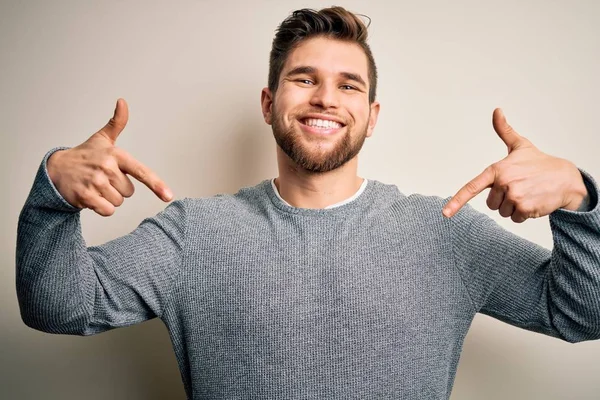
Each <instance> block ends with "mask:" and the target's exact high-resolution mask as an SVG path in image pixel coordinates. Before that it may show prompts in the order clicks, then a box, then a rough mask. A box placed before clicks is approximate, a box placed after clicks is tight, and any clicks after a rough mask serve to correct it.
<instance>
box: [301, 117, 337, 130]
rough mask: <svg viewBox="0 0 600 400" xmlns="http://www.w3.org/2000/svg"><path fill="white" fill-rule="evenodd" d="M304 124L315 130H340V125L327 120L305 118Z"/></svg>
mask: <svg viewBox="0 0 600 400" xmlns="http://www.w3.org/2000/svg"><path fill="white" fill-rule="evenodd" d="M304 124H306V125H308V126H314V127H317V128H341V127H342V124H340V123H339V122H336V121H330V120H327V119H316V118H307V119H306V120H304Z"/></svg>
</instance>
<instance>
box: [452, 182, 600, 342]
mask: <svg viewBox="0 0 600 400" xmlns="http://www.w3.org/2000/svg"><path fill="white" fill-rule="evenodd" d="M581 173H582V175H583V177H584V181H585V184H586V186H587V188H588V193H589V194H590V198H591V204H590V211H586V212H579V211H568V210H563V209H559V210H556V211H554V212H553V213H552V214H551V215H550V216H549V220H550V227H551V230H552V237H553V248H552V250H547V249H545V248H542V247H540V246H538V245H537V244H534V243H532V242H530V241H527V240H525V239H523V238H520V237H519V236H516V235H514V234H512V233H510V232H508V231H506V230H505V229H503V228H501V227H500V226H499V225H498V224H496V223H495V222H494V221H493V220H492V219H491V218H489V217H487V216H486V215H484V214H482V213H479V212H477V211H475V210H473V208H471V207H466V208H464V209H463V210H461V212H459V213H458V214H457V215H456V216H455V217H453V218H452V219H451V226H452V233H451V234H452V238H451V240H452V243H453V248H454V255H455V263H456V266H457V268H458V269H459V271H460V273H461V275H462V276H463V279H464V282H465V285H466V287H467V289H468V291H469V295H470V296H471V299H472V301H473V304H474V307H475V311H476V312H481V313H483V314H487V315H489V316H492V317H494V318H497V319H499V320H502V321H504V322H507V323H510V324H512V325H515V326H518V327H521V328H524V329H527V330H531V331H534V332H539V333H543V334H546V335H550V336H554V337H557V338H560V339H563V340H566V341H568V342H580V341H585V340H593V339H599V338H600V207H599V205H598V186H597V184H596V182H595V181H594V180H593V178H592V177H591V176H590V175H589V174H587V173H586V172H584V171H581Z"/></svg>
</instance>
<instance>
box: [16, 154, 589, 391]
mask: <svg viewBox="0 0 600 400" xmlns="http://www.w3.org/2000/svg"><path fill="white" fill-rule="evenodd" d="M53 151H55V149H54V150H51V151H50V152H48V153H47V154H46V156H45V157H44V159H43V161H42V163H41V165H40V168H39V170H38V173H37V175H36V177H35V180H34V183H33V187H32V189H31V192H30V194H29V196H28V198H27V200H26V203H25V205H24V207H23V209H22V211H21V214H20V217H19V222H18V235H17V259H16V267H17V294H18V298H19V305H20V309H21V315H22V318H23V320H24V322H25V323H26V324H27V325H28V326H30V327H32V328H35V329H38V330H42V331H45V332H51V333H59V334H75V335H91V334H96V333H100V332H103V331H106V330H108V329H112V328H116V327H121V326H127V325H131V324H135V323H138V322H141V321H144V320H148V319H150V318H154V317H158V318H160V319H161V320H162V321H163V322H164V324H165V325H166V327H167V329H168V331H169V334H170V337H171V340H172V343H173V348H174V351H175V355H176V358H177V361H178V364H179V368H180V371H181V376H182V380H183V384H184V387H185V391H186V394H187V396H188V398H189V399H374V398H381V399H447V398H449V396H450V393H451V389H452V384H453V381H454V377H455V373H456V368H457V364H458V361H459V357H460V353H461V348H462V345H463V340H464V338H465V335H466V334H467V331H468V329H469V326H470V324H471V322H472V320H473V317H474V316H475V314H476V313H478V312H479V313H483V314H487V315H490V316H492V317H495V318H497V319H500V320H502V321H505V322H507V323H510V324H512V325H515V326H517V327H521V328H524V329H528V330H531V331H535V332H540V333H543V334H546V335H551V336H554V337H556V338H559V339H562V340H566V341H569V342H578V341H584V340H591V339H598V338H600V207H598V206H597V203H598V202H597V193H598V190H597V185H596V183H595V181H594V180H593V179H592V177H591V176H589V175H588V174H587V173H586V172H584V171H582V174H583V176H584V180H585V182H586V185H587V187H588V191H589V192H590V194H591V197H592V205H593V209H592V210H591V211H589V212H576V211H567V210H557V211H555V212H554V213H552V214H551V215H550V218H549V221H550V227H551V229H552V234H553V240H554V246H553V249H552V250H551V251H550V250H547V249H544V248H542V247H540V246H539V245H536V244H534V243H532V242H530V241H527V240H525V239H523V238H520V237H518V236H516V235H514V234H512V233H510V232H508V231H506V230H505V229H503V228H501V227H500V226H499V225H498V224H496V223H495V222H494V221H493V220H492V219H490V218H489V217H487V216H485V215H484V214H482V213H480V212H478V211H476V210H474V209H473V208H472V207H469V206H466V207H464V208H463V209H462V210H461V211H460V212H459V213H458V214H457V215H456V216H454V217H453V218H451V219H447V218H445V217H444V216H443V215H442V212H441V210H442V206H443V205H444V204H445V200H444V199H442V198H439V197H435V196H423V195H410V196H405V195H403V194H402V193H401V192H400V191H399V190H398V189H397V188H396V187H395V186H393V185H388V184H384V183H381V182H378V181H375V180H371V179H370V180H369V181H368V184H367V186H366V188H365V190H364V192H363V193H362V194H361V195H360V196H358V197H357V198H356V199H355V200H353V201H351V202H349V203H346V204H344V205H342V206H339V207H335V208H331V209H304V208H295V207H291V206H289V205H286V204H285V203H284V202H282V201H281V199H280V198H279V197H278V196H277V195H276V194H275V192H274V191H273V188H272V185H271V183H270V181H269V180H265V181H263V182H261V183H259V184H258V185H256V186H254V187H249V188H243V189H241V190H239V192H237V193H236V194H234V195H225V194H223V195H217V196H214V197H209V198H185V199H182V200H176V201H173V202H172V203H170V204H169V205H168V206H166V207H165V209H164V210H163V211H161V212H160V213H158V214H157V215H155V216H153V217H151V218H146V219H144V220H143V221H142V222H141V223H140V225H139V226H138V227H137V228H136V229H135V230H134V231H132V232H131V233H129V234H127V235H125V236H122V237H120V238H117V239H115V240H112V241H110V242H107V243H105V244H103V245H101V246H93V247H92V246H90V247H88V246H87V245H86V243H85V240H84V238H83V237H82V234H81V224H80V211H79V210H78V209H77V208H75V207H72V206H71V205H69V204H68V203H67V202H66V201H65V200H64V199H63V198H62V197H61V196H60V194H59V193H58V192H57V190H56V188H55V187H54V186H53V184H52V182H51V181H50V179H49V177H48V173H47V169H46V161H47V159H48V157H49V156H50V154H52V152H53Z"/></svg>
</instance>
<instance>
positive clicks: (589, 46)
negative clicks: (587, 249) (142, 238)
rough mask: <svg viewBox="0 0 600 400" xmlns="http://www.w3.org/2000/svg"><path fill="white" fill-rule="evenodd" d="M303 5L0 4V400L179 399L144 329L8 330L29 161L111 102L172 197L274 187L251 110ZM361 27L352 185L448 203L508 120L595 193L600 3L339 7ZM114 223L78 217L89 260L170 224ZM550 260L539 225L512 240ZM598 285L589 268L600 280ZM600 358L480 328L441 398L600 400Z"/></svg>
mask: <svg viewBox="0 0 600 400" xmlns="http://www.w3.org/2000/svg"><path fill="white" fill-rule="evenodd" d="M330 5H331V3H329V2H321V1H312V2H300V1H291V0H285V1H266V0H263V1H252V2H246V1H241V0H237V1H230V2H217V1H211V2H209V1H205V2H202V1H187V2H172V3H169V4H167V2H147V1H146V2H141V1H140V2H132V1H119V2H116V1H103V2H77V1H72V2H67V1H53V2H42V1H29V2H16V1H15V2H10V1H2V2H1V3H0V72H1V73H0V132H1V133H2V145H1V149H0V151H1V154H0V155H1V157H0V171H1V172H0V174H1V175H0V177H1V181H0V183H1V185H2V186H1V187H2V188H3V189H4V193H3V195H2V197H1V200H0V201H1V202H2V203H1V207H0V222H1V223H0V234H1V235H2V240H0V246H2V252H1V256H2V259H1V265H0V304H1V306H0V398H2V399H37V398H44V399H81V398H86V399H108V398H110V399H167V398H169V399H183V398H184V393H183V389H182V385H181V382H180V377H179V372H178V370H177V367H176V363H175V359H174V355H173V351H172V349H171V344H170V342H169V339H168V335H167V332H166V329H165V328H164V326H163V325H162V323H161V322H160V321H157V320H154V321H150V322H147V323H144V324H141V325H137V326H134V327H130V328H123V329H118V330H114V331H110V332H107V333H103V334H100V335H97V336H93V337H86V338H82V337H70V336H56V335H49V334H44V333H41V332H37V331H34V330H32V329H29V328H27V327H26V326H25V325H24V324H23V323H22V321H21V319H20V317H19V311H18V305H17V300H16V295H15V287H14V279H15V275H14V257H15V239H16V226H17V219H18V214H19V211H20V209H21V207H22V205H23V203H24V201H25V198H26V196H27V194H28V192H29V189H30V188H31V183H32V182H33V177H34V174H35V171H36V170H37V168H38V166H39V163H40V161H41V159H42V157H43V155H44V154H45V153H46V152H47V151H48V150H50V149H51V148H53V147H55V146H63V145H64V146H75V145H77V144H79V143H81V142H83V141H84V140H86V139H87V138H88V137H89V136H90V135H91V134H92V133H94V132H95V131H96V130H98V129H99V128H101V127H102V126H103V125H104V124H105V122H106V121H107V120H108V118H110V116H111V115H112V111H113V109H114V104H115V101H116V99H117V98H118V97H123V98H125V99H126V100H127V101H128V103H129V106H130V121H129V124H128V126H127V128H126V129H125V131H124V132H123V133H122V134H121V137H120V138H119V140H118V142H117V144H118V145H119V146H120V147H122V148H124V149H125V150H127V151H129V152H130V153H131V154H132V155H133V156H134V157H136V158H137V159H138V160H140V161H142V162H144V163H146V164H147V165H148V166H150V167H151V168H153V169H154V171H155V172H157V173H158V174H159V175H160V176H161V177H162V178H163V179H164V180H165V181H166V182H168V184H169V185H170V186H171V188H172V189H173V191H174V192H175V195H176V197H177V198H181V197H190V196H212V195H214V194H216V193H220V192H227V193H233V192H235V191H237V189H238V188H239V187H241V186H250V185H254V184H256V183H258V182H259V181H261V180H263V179H266V178H271V177H274V176H276V174H277V170H276V164H275V151H274V149H275V144H274V140H273V139H272V133H271V131H270V127H269V126H267V125H265V124H264V122H263V120H262V115H261V112H260V104H259V99H260V91H261V89H262V87H263V86H265V85H266V80H267V63H268V54H269V50H270V45H271V41H272V38H273V34H274V30H275V28H276V27H277V25H278V24H279V23H280V22H281V20H283V19H284V18H285V17H286V16H287V15H288V14H289V13H290V12H291V11H293V10H295V9H298V8H302V7H312V8H321V7H325V6H330ZM339 5H342V6H345V7H346V8H348V9H350V10H352V11H355V12H359V13H363V14H366V15H368V16H370V17H371V18H372V21H373V22H372V25H371V28H370V35H371V38H370V43H371V47H372V50H373V53H374V55H375V58H376V61H377V63H378V68H379V75H380V80H379V93H378V99H379V100H380V101H381V104H382V107H381V114H380V120H379V124H378V126H377V128H376V129H375V134H374V136H373V137H372V138H370V139H369V140H367V142H366V144H365V147H364V149H363V151H362V153H361V156H360V171H359V172H360V174H361V176H365V177H367V178H371V179H378V180H380V181H383V182H386V183H393V184H396V185H397V186H398V187H399V188H400V190H401V191H403V192H404V193H406V194H409V193H413V192H419V193H424V194H435V195H439V196H442V197H445V196H448V195H451V194H454V192H456V190H458V189H459V188H460V186H462V185H463V184H464V183H466V182H467V181H468V180H469V179H471V178H473V177H474V176H476V175H477V174H478V173H480V172H481V171H482V170H483V169H484V168H485V167H486V166H487V165H489V164H491V163H493V162H495V161H498V160H500V159H501V158H503V157H504V156H505V155H506V148H505V146H504V144H503V143H502V142H501V141H500V139H499V138H498V137H497V136H496V134H495V132H494V131H493V129H492V126H491V115H492V111H493V109H494V108H495V107H502V108H503V109H504V111H505V114H506V115H507V117H508V121H509V123H511V124H512V125H513V127H514V128H515V129H516V130H517V131H519V132H521V133H522V134H523V135H525V136H527V137H528V138H529V139H530V140H532V141H533V143H534V144H536V145H537V146H538V147H540V148H541V149H542V150H543V151H545V152H547V153H550V154H553V155H557V156H560V157H564V158H567V159H569V160H572V161H573V162H575V163H576V164H577V165H578V166H579V167H581V168H583V169H585V170H587V171H589V172H590V173H592V174H593V175H594V176H596V177H600V162H599V161H598V158H597V154H596V153H597V151H598V148H599V145H600V139H599V136H598V128H597V124H598V120H599V117H598V114H599V108H600V95H599V93H600V78H599V77H598V71H600V3H599V2H597V1H595V0H587V1H583V0H582V1H566V0H563V1H541V0H528V1H518V0H507V1H503V2H498V1H475V0H472V1H464V0H463V1H452V2H450V1H441V0H440V1H422V2H416V1H398V2H392V1H389V0H387V1H380V0H371V1H369V2H366V1H345V2H344V3H341V4H339ZM136 188H137V190H136V194H135V195H134V196H133V197H132V198H131V199H129V200H127V201H126V202H125V204H124V205H123V206H122V207H120V208H119V209H118V210H117V212H116V214H115V215H114V216H112V217H110V218H102V217H100V216H97V215H95V214H94V213H92V212H91V211H89V210H86V211H84V212H83V214H82V222H83V231H84V236H85V238H86V240H87V242H88V244H89V245H94V244H99V243H103V242H106V241H108V240H109V239H112V238H115V237H117V236H121V235H124V234H126V233H128V232H129V231H131V230H133V229H134V228H135V227H136V226H137V224H138V223H139V222H141V220H142V219H143V218H144V217H146V216H150V215H154V214H155V213H157V212H158V211H160V210H161V209H162V208H163V207H164V203H162V202H161V201H160V200H158V199H157V198H156V197H155V196H154V195H153V194H152V193H151V192H150V191H149V190H147V189H146V188H145V187H144V186H142V185H141V184H137V185H136ZM486 195H487V192H486V193H485V194H482V195H480V196H479V197H477V198H476V199H475V200H473V201H472V202H471V204H472V205H473V206H474V207H476V208H477V209H479V210H481V211H483V212H486V213H487V214H489V215H491V216H493V218H495V219H496V220H498V221H499V223H500V224H502V225H503V226H505V227H506V228H507V229H509V230H511V231H514V232H516V233H518V234H519V235H521V236H524V237H526V238H528V239H530V240H532V241H535V242H537V243H539V244H542V245H544V246H546V247H550V246H551V245H552V242H551V235H550V230H549V226H548V219H547V218H542V219H539V220H533V221H527V222H526V223H524V224H521V225H516V224H513V223H512V222H511V221H510V220H505V219H502V218H501V217H499V216H498V215H497V214H495V213H494V212H492V211H490V210H488V209H487V208H486V206H485V197H486ZM599 268H600V266H599ZM599 358H600V342H586V343H581V344H576V345H572V344H568V343H564V342H561V341H559V340H557V339H553V338H549V337H545V336H542V335H539V334H534V333H530V332H527V331H524V330H520V329H517V328H514V327H512V326H509V325H506V324H503V323H501V322H498V321H496V320H493V319H491V318H488V317H485V316H478V317H477V318H476V319H475V321H474V323H473V325H472V329H471V330H470V332H469V335H468V337H467V339H466V343H465V347H464V352H463V354H462V358H461V362H460V365H459V369H458V373H457V378H456V382H455V387H454V392H453V395H452V399H455V400H456V399H597V398H599V396H600V394H599V393H600V380H599V379H598V376H600V363H599V362H598V359H599Z"/></svg>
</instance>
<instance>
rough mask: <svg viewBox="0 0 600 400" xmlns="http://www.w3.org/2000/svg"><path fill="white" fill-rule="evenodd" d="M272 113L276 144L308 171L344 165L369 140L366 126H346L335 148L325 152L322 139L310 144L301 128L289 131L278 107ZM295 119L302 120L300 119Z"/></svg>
mask: <svg viewBox="0 0 600 400" xmlns="http://www.w3.org/2000/svg"><path fill="white" fill-rule="evenodd" d="M272 112H273V124H272V129H273V136H274V137H275V142H277V145H278V146H279V147H280V148H281V150H283V152H284V153H285V154H286V155H287V156H288V157H289V158H290V159H291V160H292V161H293V162H294V163H295V164H296V165H297V166H298V167H299V168H302V169H303V170H305V171H307V172H312V173H324V172H329V171H332V170H334V169H337V168H339V167H341V166H343V165H344V164H346V163H347V162H348V161H350V160H351V159H353V158H354V157H355V156H356V155H357V154H358V153H359V152H360V150H361V149H362V146H363V144H364V142H365V139H366V138H367V126H366V124H365V126H364V127H355V126H354V125H349V124H347V125H345V126H344V128H345V130H344V133H343V136H342V137H340V138H337V142H336V143H335V145H334V147H333V148H332V149H330V150H326V147H325V146H324V145H323V142H322V141H321V140H314V141H312V142H313V143H312V144H311V143H307V142H306V141H305V140H303V136H304V134H303V133H302V132H300V131H299V129H294V127H293V126H291V127H289V128H288V129H286V128H285V125H284V123H283V116H282V115H279V113H278V112H277V111H276V109H275V107H273V111H272ZM320 113H321V114H322V112H320ZM300 115H301V114H300ZM292 120H293V121H299V120H298V119H297V118H292ZM353 130H357V131H358V132H357V134H355V135H353Z"/></svg>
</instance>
